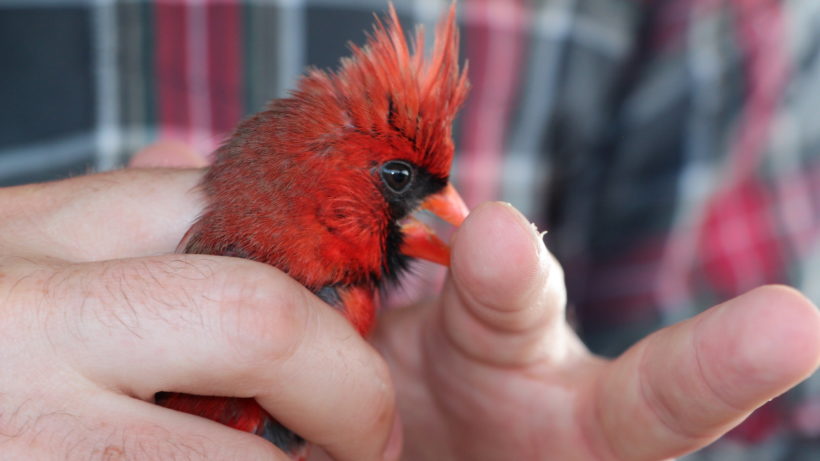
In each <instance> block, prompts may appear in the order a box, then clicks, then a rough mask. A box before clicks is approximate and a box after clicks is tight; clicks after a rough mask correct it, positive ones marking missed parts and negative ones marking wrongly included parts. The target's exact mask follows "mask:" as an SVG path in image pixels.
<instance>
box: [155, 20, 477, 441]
mask: <svg viewBox="0 0 820 461" xmlns="http://www.w3.org/2000/svg"><path fill="white" fill-rule="evenodd" d="M423 50H424V45H423V31H422V30H421V29H420V28H419V29H418V30H417V34H416V44H415V47H414V50H413V53H412V54H411V53H410V50H409V49H408V46H407V42H406V40H405V37H404V33H403V32H402V28H401V25H400V24H399V21H398V17H397V15H396V11H395V9H394V8H393V7H392V5H391V7H390V12H389V18H388V19H387V23H386V25H385V24H383V23H382V22H381V21H380V20H378V19H377V21H376V25H375V27H374V30H373V33H372V36H370V37H369V39H368V42H367V45H366V46H365V47H364V48H358V47H355V46H353V47H352V52H353V56H352V57H350V58H345V59H342V62H341V67H340V69H339V70H338V71H337V72H335V73H326V72H323V71H319V70H311V71H310V72H309V73H308V74H307V75H306V76H305V77H303V78H302V79H301V80H300V81H299V84H298V89H297V90H296V91H294V92H293V93H292V95H291V97H289V98H284V99H277V100H274V101H272V102H271V103H270V105H269V106H268V107H267V109H266V110H265V111H263V112H260V113H258V114H256V115H254V116H252V117H250V118H249V119H247V120H245V121H243V122H242V123H241V124H240V125H239V127H238V128H237V129H236V132H235V133H234V135H233V136H232V137H231V139H230V140H228V141H227V143H226V144H225V145H223V146H222V147H221V148H219V150H217V152H216V159H215V161H214V164H213V165H212V167H211V168H210V170H209V171H208V173H207V175H206V176H205V179H204V182H203V184H202V186H203V188H204V190H205V192H206V194H207V197H208V206H207V208H206V210H205V212H204V214H203V215H202V216H201V217H200V218H199V220H198V221H197V222H196V223H195V224H194V225H193V227H191V229H190V230H189V231H188V233H187V234H186V236H185V237H184V238H183V240H182V242H181V243H180V249H181V250H182V251H184V252H186V253H200V254H214V255H228V256H236V257H240V258H247V259H252V260H255V261H260V262H263V263H267V264H270V265H273V266H276V267H278V268H279V269H281V270H283V271H285V272H287V273H288V274H289V275H290V276H291V277H293V278H294V279H296V280H297V281H299V282H300V283H302V284H303V285H304V286H305V287H307V288H308V289H309V290H311V291H312V292H314V293H315V294H317V295H318V296H319V297H320V298H322V299H323V300H324V301H326V302H327V303H328V304H330V305H332V306H334V307H336V308H338V309H340V310H342V311H343V312H344V314H345V315H346V316H347V318H348V319H349V320H350V322H351V323H352V324H353V325H354V326H355V327H356V328H357V329H358V331H359V332H361V333H362V334H366V333H367V332H368V331H369V330H370V329H371V327H372V325H373V320H374V315H375V306H376V303H375V299H376V294H377V292H378V289H379V287H380V286H381V285H382V284H383V283H384V282H385V281H386V280H395V279H396V278H397V277H398V276H399V274H400V273H401V272H402V271H403V270H404V269H406V268H407V265H408V261H409V260H410V259H411V258H414V257H415V258H424V259H428V260H431V261H435V262H438V263H441V264H447V263H448V262H449V252H448V249H447V247H446V245H445V244H444V243H443V242H441V240H439V239H438V238H437V237H436V236H435V235H434V234H433V233H432V232H431V231H430V230H429V229H428V228H427V227H426V226H424V225H423V224H421V223H420V222H419V221H416V220H414V219H413V218H412V217H410V216H409V215H410V213H411V212H413V211H414V210H417V209H420V208H421V209H426V210H429V211H431V212H432V213H434V214H436V215H438V216H439V217H441V218H442V219H444V220H446V221H448V222H450V223H452V224H454V225H459V224H460V223H461V221H462V220H463V219H464V217H465V216H466V214H467V208H466V206H465V205H464V203H463V201H462V200H461V198H460V197H459V196H458V194H457V193H456V192H455V189H453V188H452V186H450V185H449V182H448V177H449V171H450V165H451V162H452V159H453V142H452V135H451V130H452V128H451V127H452V122H453V118H454V117H455V114H456V111H457V110H458V108H459V106H460V105H461V103H462V101H463V100H464V98H465V96H466V93H467V88H468V83H467V79H466V73H465V72H463V71H460V70H459V65H458V56H457V55H458V30H457V29H456V26H455V8H454V7H451V8H450V12H449V15H448V16H447V17H446V18H445V19H444V20H443V21H442V23H440V24H439V26H438V31H437V37H436V42H435V46H434V51H433V54H432V56H431V57H430V58H427V59H425V57H424V56H423ZM158 402H160V404H162V405H164V406H167V407H169V408H174V409H177V410H181V411H184V412H188V413H192V414H196V415H200V416H204V417H206V418H210V419H213V420H215V421H218V422H221V423H223V424H226V425H229V426H231V427H234V428H237V429H241V430H244V431H249V432H254V433H256V434H259V435H262V436H264V437H265V438H267V439H269V440H271V441H272V442H274V443H275V444H276V445H277V446H279V447H280V448H282V449H283V450H285V451H286V452H288V453H290V454H291V455H292V456H294V457H298V456H302V455H300V453H302V452H303V450H302V449H301V448H300V447H301V445H302V440H301V438H299V437H298V436H297V435H295V434H293V433H292V432H290V431H288V430H287V429H286V428H284V427H282V426H281V425H279V424H278V423H277V422H276V421H275V420H274V419H273V418H272V417H271V416H270V415H269V414H268V413H267V412H266V411H265V410H263V409H262V408H261V407H260V406H259V405H257V404H256V402H255V401H254V400H253V399H240V398H225V397H201V396H191V395H185V394H164V393H163V394H159V395H158Z"/></svg>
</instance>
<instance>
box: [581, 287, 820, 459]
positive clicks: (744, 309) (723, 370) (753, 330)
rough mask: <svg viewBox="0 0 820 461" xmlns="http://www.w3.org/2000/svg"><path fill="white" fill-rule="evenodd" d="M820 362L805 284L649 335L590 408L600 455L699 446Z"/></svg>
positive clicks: (633, 455)
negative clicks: (803, 289)
mask: <svg viewBox="0 0 820 461" xmlns="http://www.w3.org/2000/svg"><path fill="white" fill-rule="evenodd" d="M818 363H820V315H819V314H818V312H817V308H816V307H815V306H812V304H811V302H809V301H808V300H807V299H806V298H804V297H803V296H802V295H800V294H799V293H798V292H797V291H795V290H792V289H789V288H785V287H777V286H770V287H763V288H759V289H756V290H753V291H751V292H749V293H747V294H744V295H742V296H740V297H738V298H735V299H733V300H731V301H729V302H727V303H725V304H723V305H720V306H718V307H715V308H713V309H711V310H709V311H707V312H704V313H703V314H701V315H699V316H698V317H695V318H693V319H690V320H688V321H686V322H683V323H681V324H678V325H676V326H673V327H670V328H667V329H664V330H661V331H660V332H658V333H656V334H654V335H652V336H650V337H649V338H647V339H646V340H644V341H642V342H641V343H639V344H638V345H636V346H635V347H633V348H632V349H630V350H629V351H628V352H627V353H626V354H624V355H623V356H622V357H621V358H619V359H618V360H616V361H615V362H613V363H612V364H610V365H609V367H608V370H607V372H606V373H605V376H603V378H602V379H601V380H600V382H599V383H598V386H599V387H598V388H597V391H596V393H595V398H593V399H591V400H590V401H592V402H595V405H593V406H591V407H590V408H588V410H589V411H588V413H587V414H588V416H589V417H590V418H589V421H590V424H591V426H590V427H594V429H593V430H592V431H590V433H591V434H593V435H592V436H591V438H592V439H593V440H595V441H597V442H599V446H601V447H604V448H603V449H602V456H601V457H602V459H610V458H612V459H630V460H636V461H640V460H656V459H663V458H666V457H672V456H678V455H681V454H684V453H687V452H689V451H693V450H695V449H697V448H700V447H702V446H704V445H706V444H708V443H710V442H711V441H713V440H714V439H716V438H717V437H719V436H720V435H722V434H723V433H725V432H726V431H728V430H729V429H730V428H732V427H733V426H735V425H737V424H738V423H739V422H740V421H742V420H743V419H744V418H745V417H746V416H748V414H749V413H750V412H751V411H753V410H754V409H755V408H757V407H759V406H760V405H762V404H764V403H765V402H767V401H768V400H770V399H772V398H774V397H776V396H777V395H779V394H781V393H783V392H785V391H786V390H787V389H789V388H790V387H792V386H794V385H796V384H797V383H798V382H800V381H802V380H803V379H805V378H806V377H808V376H809V375H811V374H812V373H813V372H814V371H815V370H816V369H817V367H818Z"/></svg>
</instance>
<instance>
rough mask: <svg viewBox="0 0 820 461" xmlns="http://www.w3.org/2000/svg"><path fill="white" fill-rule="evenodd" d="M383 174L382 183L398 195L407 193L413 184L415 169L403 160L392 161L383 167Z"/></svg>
mask: <svg viewBox="0 0 820 461" xmlns="http://www.w3.org/2000/svg"><path fill="white" fill-rule="evenodd" d="M381 174H382V181H384V183H385V184H386V185H387V187H388V188H389V189H390V190H391V191H393V192H395V193H397V194H401V193H403V192H405V191H406V190H407V189H408V188H409V187H410V183H411V182H413V167H412V166H410V164H408V163H406V162H402V161H401V160H391V161H389V162H387V163H385V164H384V165H382V170H381Z"/></svg>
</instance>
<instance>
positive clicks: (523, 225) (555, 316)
mask: <svg viewBox="0 0 820 461" xmlns="http://www.w3.org/2000/svg"><path fill="white" fill-rule="evenodd" d="M440 299H441V302H442V305H441V306H440V307H441V308H440V310H439V312H440V315H439V316H438V319H439V321H440V325H439V326H440V327H441V330H442V331H443V334H444V335H445V336H446V337H447V339H449V342H450V343H451V344H452V345H453V346H454V347H455V348H456V349H457V350H458V351H460V352H461V353H462V354H464V355H466V356H467V357H468V358H469V359H471V360H473V361H478V362H482V363H486V364H490V365H495V366H519V365H520V366H523V365H527V364H530V363H534V362H536V361H542V360H544V359H552V360H555V359H560V358H561V356H563V355H565V353H566V352H567V350H568V347H569V346H572V345H575V346H577V347H583V346H581V345H580V342H578V341H577V340H571V341H567V338H575V337H574V335H572V334H570V333H571V332H570V331H569V328H568V327H567V326H566V323H565V322H564V305H565V302H566V292H565V288H564V279H563V272H562V270H561V268H560V266H559V265H558V263H557V261H556V260H555V258H553V257H552V255H551V254H550V253H549V252H548V251H547V249H546V247H545V245H544V242H543V241H542V239H541V236H540V235H539V234H538V232H537V230H536V229H535V226H533V225H532V224H530V223H529V222H528V221H527V220H526V219H525V218H524V216H523V215H522V214H521V213H520V212H518V211H517V210H516V209H515V208H513V207H512V206H510V205H508V204H504V203H498V202H495V203H487V204H484V205H481V206H479V207H478V208H476V209H475V210H474V211H473V212H472V213H471V214H470V216H469V217H468V218H467V220H466V221H465V222H464V224H463V225H462V226H461V228H460V229H459V230H458V232H457V233H456V235H455V237H454V241H453V248H452V261H451V271H450V277H449V278H448V280H447V282H446V283H445V287H444V289H443V292H442V296H441V298H440Z"/></svg>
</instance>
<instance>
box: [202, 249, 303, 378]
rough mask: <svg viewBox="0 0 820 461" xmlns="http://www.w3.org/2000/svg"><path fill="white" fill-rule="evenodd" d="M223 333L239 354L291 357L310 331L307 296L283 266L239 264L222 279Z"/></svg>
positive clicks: (255, 358)
mask: <svg viewBox="0 0 820 461" xmlns="http://www.w3.org/2000/svg"><path fill="white" fill-rule="evenodd" d="M217 290H218V293H219V294H218V300H219V301H218V304H219V306H218V309H219V312H220V315H219V328H220V334H221V335H222V336H223V338H224V340H225V341H226V342H227V344H228V346H229V347H230V349H231V350H233V351H234V353H235V354H236V356H237V358H238V359H240V360H243V361H248V362H261V363H269V362H271V361H283V360H286V359H288V358H289V357H291V356H292V355H293V354H294V352H295V351H296V350H297V349H298V347H299V345H300V343H301V341H302V339H303V338H304V336H305V331H306V329H307V324H308V322H309V318H310V314H309V309H307V304H308V299H307V297H306V296H305V292H304V290H303V289H302V287H300V286H299V285H298V284H297V283H295V282H294V281H293V280H291V279H289V278H287V277H286V276H284V275H283V274H281V273H280V272H278V271H276V270H274V269H271V268H267V267H261V266H257V265H253V266H250V265H248V264H238V267H237V270H234V271H231V273H230V274H226V276H225V278H224V279H223V280H222V281H221V282H220V283H219V288H218V289H217Z"/></svg>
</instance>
